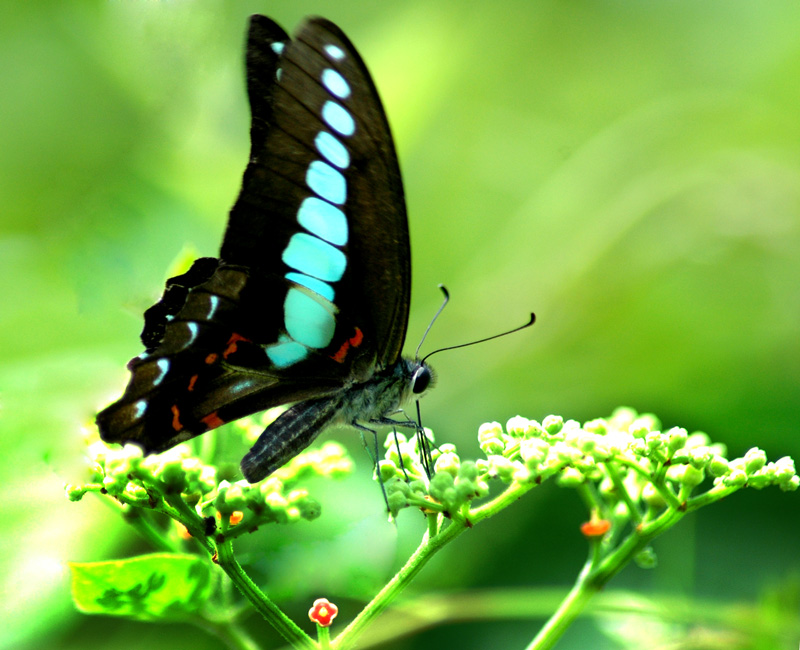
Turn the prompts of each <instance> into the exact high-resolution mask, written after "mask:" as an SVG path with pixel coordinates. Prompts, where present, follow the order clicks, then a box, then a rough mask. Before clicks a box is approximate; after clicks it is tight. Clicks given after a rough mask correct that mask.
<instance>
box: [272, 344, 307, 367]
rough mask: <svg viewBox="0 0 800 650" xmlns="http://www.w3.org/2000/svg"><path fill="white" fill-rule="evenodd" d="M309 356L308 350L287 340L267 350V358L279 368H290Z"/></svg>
mask: <svg viewBox="0 0 800 650" xmlns="http://www.w3.org/2000/svg"><path fill="white" fill-rule="evenodd" d="M307 356H308V348H306V347H305V346H304V345H301V344H300V343H298V342H297V341H292V340H291V339H288V338H287V339H286V340H283V341H280V342H278V343H276V344H275V345H271V346H270V347H268V348H267V357H269V360H270V361H271V362H272V363H273V365H275V366H276V367H277V368H288V367H289V366H293V365H294V364H296V363H297V362H298V361H302V360H303V359H305V358H306V357H307Z"/></svg>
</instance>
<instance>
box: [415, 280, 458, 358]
mask: <svg viewBox="0 0 800 650" xmlns="http://www.w3.org/2000/svg"><path fill="white" fill-rule="evenodd" d="M439 288H440V289H441V290H442V293H443V294H444V300H442V304H441V306H440V307H439V309H438V310H437V311H436V313H435V314H434V315H433V318H431V322H430V323H428V328H427V329H426V330H425V333H424V334H423V335H422V338H421V339H420V342H419V345H418V346H417V349H416V351H415V352H414V358H415V359H419V349H420V348H421V347H422V344H423V343H425V339H426V338H427V336H428V332H430V331H431V327H433V324H434V323H435V322H436V319H437V318H439V314H441V313H442V311H444V307H445V305H446V304H447V303H448V301H449V300H450V292H449V291H448V290H447V287H445V286H444V285H443V284H440V285H439ZM428 356H431V355H430V354H429V355H428ZM426 358H427V357H426Z"/></svg>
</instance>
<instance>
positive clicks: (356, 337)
mask: <svg viewBox="0 0 800 650" xmlns="http://www.w3.org/2000/svg"><path fill="white" fill-rule="evenodd" d="M363 340H364V333H363V332H362V331H361V330H360V329H358V328H357V327H356V333H355V334H353V336H351V337H350V338H349V339H347V340H346V341H345V342H344V343H342V347H340V348H339V349H338V350H337V351H336V353H335V354H332V355H331V359H333V360H334V361H336V362H337V363H344V360H345V358H347V352H348V351H349V350H350V348H351V347H353V348H357V347H358V346H359V345H361V342H362V341H363Z"/></svg>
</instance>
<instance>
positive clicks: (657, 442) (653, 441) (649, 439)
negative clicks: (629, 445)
mask: <svg viewBox="0 0 800 650" xmlns="http://www.w3.org/2000/svg"><path fill="white" fill-rule="evenodd" d="M644 442H645V444H646V445H647V449H648V450H649V451H651V452H652V451H656V450H658V449H661V448H663V447H664V436H663V435H662V433H661V432H660V431H648V432H647V433H646V434H645V436H644Z"/></svg>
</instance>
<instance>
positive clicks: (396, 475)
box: [380, 408, 800, 515]
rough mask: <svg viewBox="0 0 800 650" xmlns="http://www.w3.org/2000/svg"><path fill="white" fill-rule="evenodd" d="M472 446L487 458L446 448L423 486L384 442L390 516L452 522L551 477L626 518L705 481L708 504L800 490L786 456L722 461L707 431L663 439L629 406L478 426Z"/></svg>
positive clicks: (402, 452)
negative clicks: (505, 489) (406, 510)
mask: <svg viewBox="0 0 800 650" xmlns="http://www.w3.org/2000/svg"><path fill="white" fill-rule="evenodd" d="M478 442H479V444H480V447H481V450H482V451H483V452H484V454H485V458H481V459H479V460H477V461H476V462H474V463H473V462H469V461H462V460H461V459H460V458H459V456H458V454H457V452H456V449H455V447H454V446H453V445H441V446H440V447H439V448H438V449H437V450H436V451H435V453H434V459H435V469H436V474H435V475H434V477H433V478H432V479H431V480H430V482H428V481H426V480H425V476H424V474H421V473H420V471H419V463H418V461H416V460H415V456H414V454H415V453H416V448H415V447H416V445H415V444H413V441H412V442H409V441H408V440H406V439H405V438H403V437H402V436H398V440H397V442H396V441H395V440H394V439H393V438H392V437H390V438H389V439H388V440H387V453H386V460H384V461H381V472H380V475H381V478H382V479H383V480H384V481H385V484H386V491H387V494H388V498H389V505H390V509H391V510H392V512H393V513H394V514H396V512H397V511H398V510H399V509H400V508H403V507H407V506H417V507H421V508H423V509H426V510H428V511H431V510H435V511H439V512H444V513H446V514H449V515H453V514H454V513H456V512H458V511H459V510H464V512H466V511H467V510H466V509H468V508H469V505H470V503H471V502H472V501H473V500H474V499H476V498H480V497H484V496H486V495H487V494H488V493H489V484H488V483H489V481H490V480H492V479H496V480H499V481H500V482H502V483H504V484H506V485H507V486H514V487H520V486H522V487H525V486H528V487H532V486H533V485H538V484H540V483H542V482H543V481H545V480H547V479H548V478H551V477H555V478H556V480H557V481H558V482H559V484H560V485H562V486H565V487H574V488H580V487H582V486H587V485H589V484H592V485H594V487H595V488H596V492H597V493H598V494H600V495H602V496H603V497H604V499H605V504H606V506H607V507H610V508H611V509H613V508H614V507H620V508H621V509H622V510H623V511H627V512H629V513H630V511H631V510H633V509H634V508H637V509H638V507H639V504H641V505H642V506H643V507H644V508H645V509H647V508H655V509H661V508H664V507H668V506H672V507H678V506H680V505H681V504H682V503H685V502H686V501H687V500H688V499H689V498H690V497H691V496H692V495H693V493H694V491H695V490H696V488H698V486H700V485H701V484H702V483H703V482H704V481H706V480H707V479H711V486H710V488H709V490H708V492H707V493H706V494H708V495H711V496H712V497H713V496H719V495H723V493H729V492H730V491H733V490H735V489H739V488H742V487H754V488H764V487H767V486H771V485H775V486H778V487H779V488H780V489H782V490H786V491H790V490H796V489H797V488H798V486H800V477H798V476H797V473H796V471H795V467H794V462H793V461H792V459H791V458H789V457H785V458H781V459H780V460H778V461H775V462H767V458H766V454H765V453H764V452H763V451H762V450H760V449H758V448H753V449H750V450H749V451H748V452H747V453H746V454H745V455H744V457H742V458H736V459H733V460H727V459H726V458H725V456H726V449H725V447H724V445H722V444H719V443H712V442H711V440H710V439H709V437H708V435H706V434H705V433H702V432H695V433H691V434H690V433H689V432H687V431H686V429H683V428H680V427H673V428H671V429H668V430H666V431H662V430H661V424H660V422H659V421H658V419H657V418H656V417H655V416H653V415H649V414H644V415H639V414H638V413H636V412H635V411H634V410H632V409H629V408H620V409H617V410H616V411H615V412H614V413H613V414H612V415H611V417H609V418H602V419H595V420H591V421H589V422H586V423H584V424H583V425H581V424H580V423H579V422H577V421H575V420H567V421H564V420H563V419H562V418H561V417H559V416H555V415H550V416H547V417H546V418H544V420H542V421H541V423H540V422H537V421H535V420H528V419H527V418H523V417H521V416H517V417H513V418H511V419H510V420H509V421H508V422H507V423H506V426H505V428H503V426H502V425H501V424H499V423H497V422H491V423H487V424H484V425H482V426H481V427H480V428H479V430H478ZM399 457H401V458H402V460H403V464H402V468H401V467H400V464H399V462H398V458H399Z"/></svg>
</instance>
